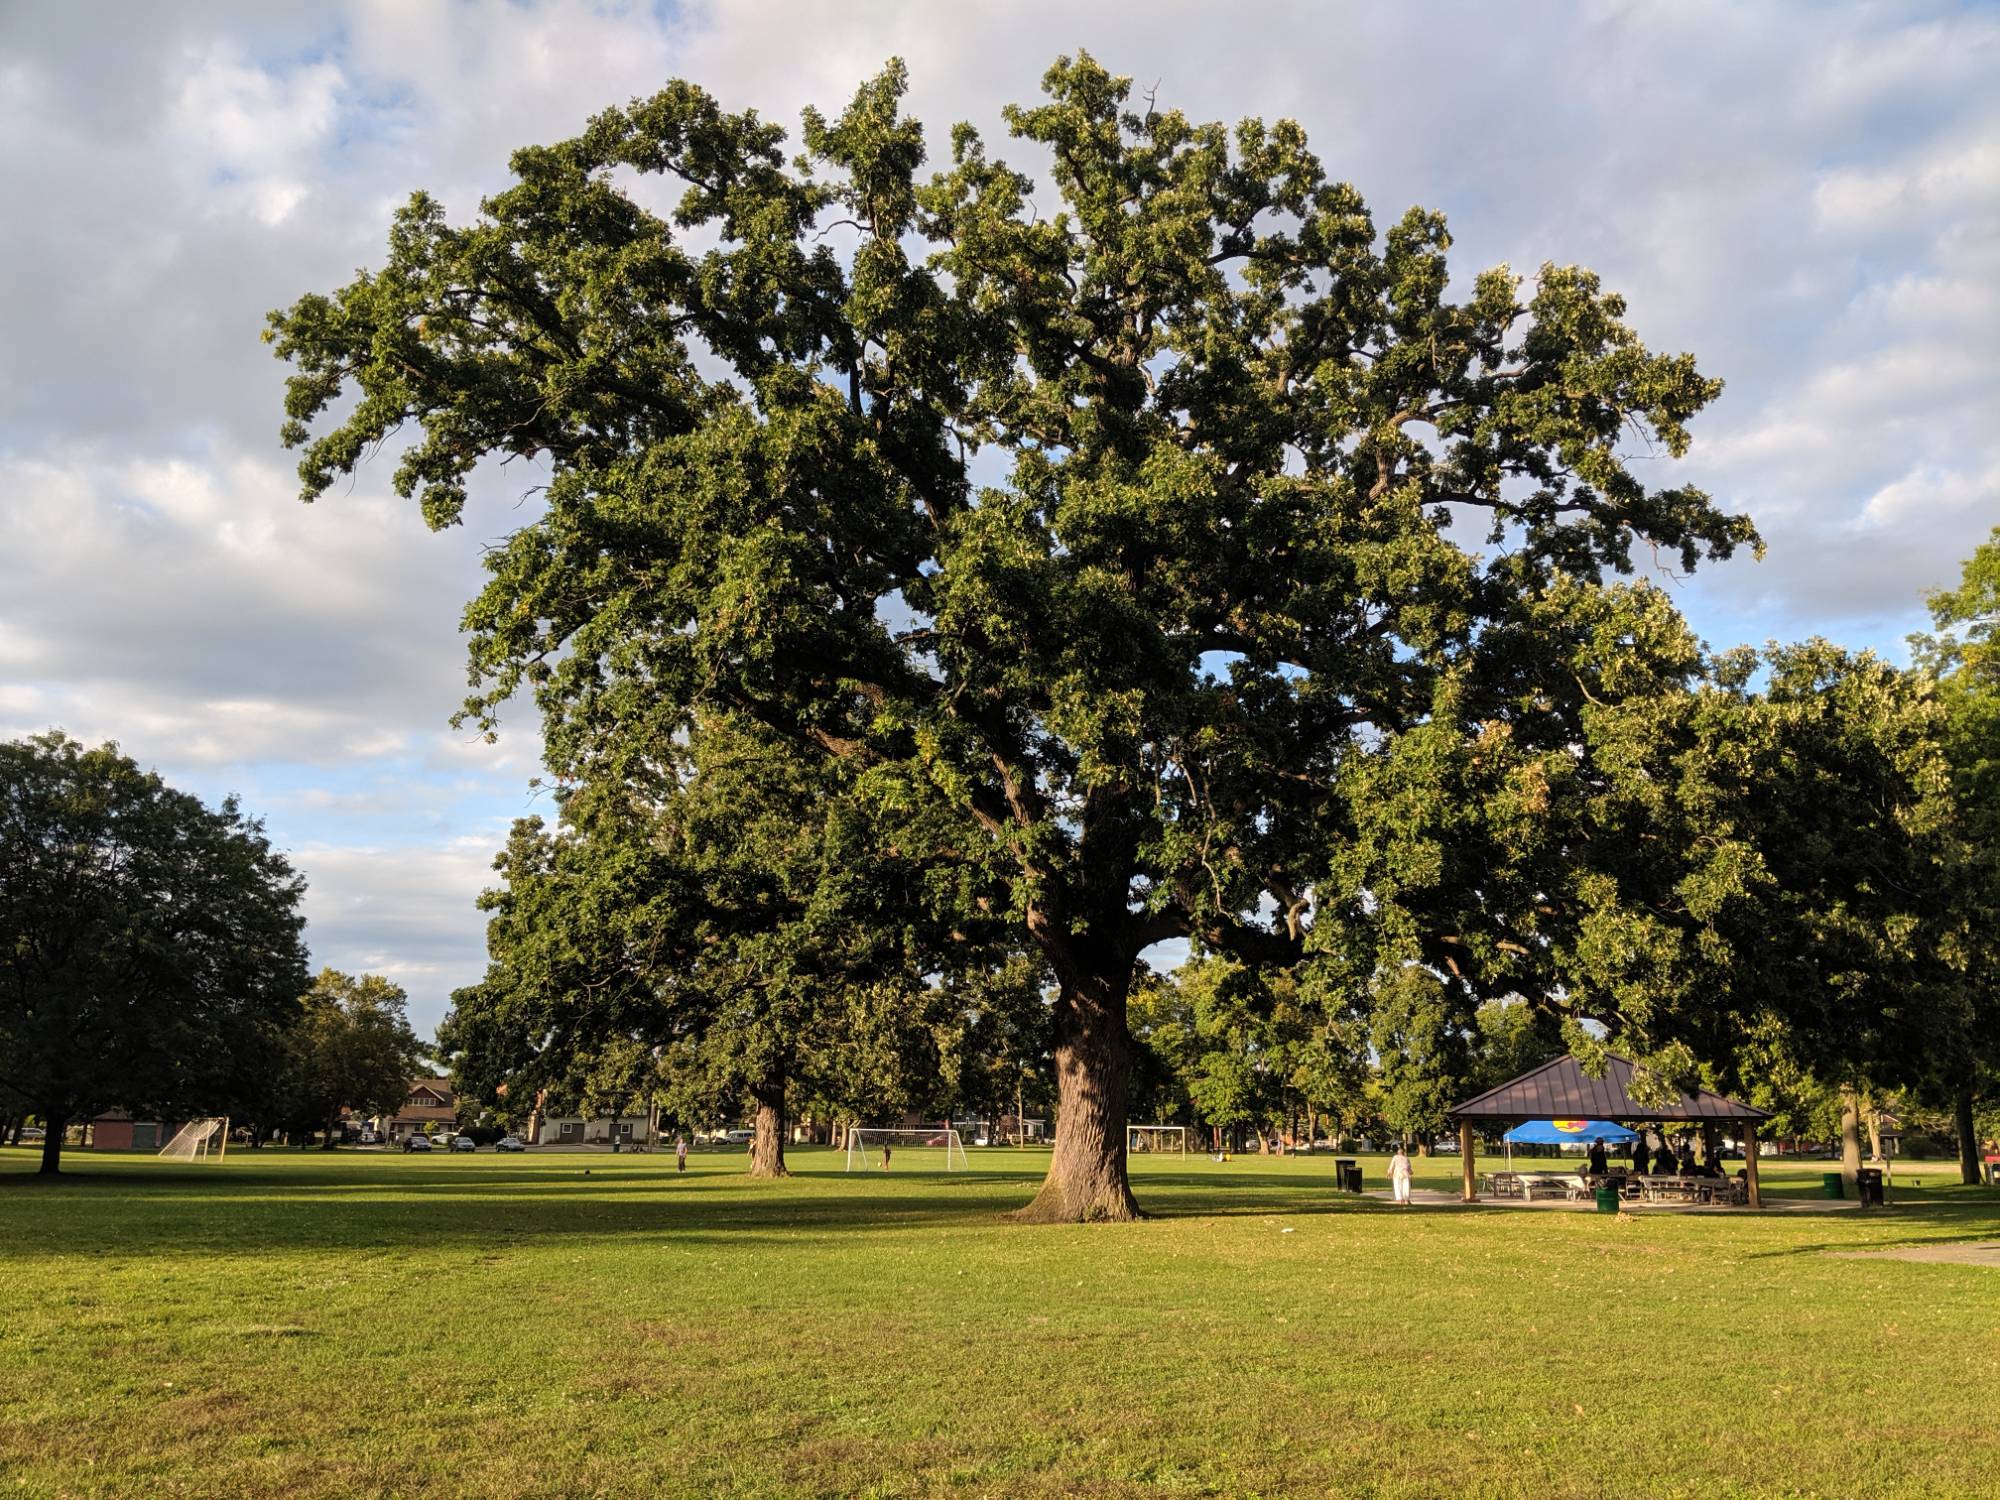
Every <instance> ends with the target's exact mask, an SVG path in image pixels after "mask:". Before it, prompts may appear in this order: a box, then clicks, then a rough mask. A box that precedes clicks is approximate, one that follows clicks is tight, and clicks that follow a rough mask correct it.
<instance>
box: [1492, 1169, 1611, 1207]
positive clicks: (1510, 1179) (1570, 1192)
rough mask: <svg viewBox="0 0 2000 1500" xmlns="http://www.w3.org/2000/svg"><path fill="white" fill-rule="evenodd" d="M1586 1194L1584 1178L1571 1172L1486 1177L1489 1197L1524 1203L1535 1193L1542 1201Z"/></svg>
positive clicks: (1500, 1174) (1493, 1173)
mask: <svg viewBox="0 0 2000 1500" xmlns="http://www.w3.org/2000/svg"><path fill="white" fill-rule="evenodd" d="M1587 1191H1588V1187H1587V1185H1586V1183H1585V1181H1584V1178H1583V1177H1582V1176H1581V1175H1580V1174H1578V1173H1575V1172H1491V1173H1488V1174H1487V1177H1486V1192H1487V1193H1488V1195H1489V1196H1491V1197H1495V1198H1520V1199H1522V1200H1523V1201H1525V1202H1528V1203H1532V1202H1534V1201H1535V1197H1536V1195H1537V1194H1539V1195H1540V1196H1542V1197H1544V1198H1555V1197H1563V1198H1581V1197H1582V1196H1583V1195H1584V1194H1585V1193H1586V1192H1587Z"/></svg>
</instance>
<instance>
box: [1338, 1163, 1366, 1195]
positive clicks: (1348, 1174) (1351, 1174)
mask: <svg viewBox="0 0 2000 1500" xmlns="http://www.w3.org/2000/svg"><path fill="white" fill-rule="evenodd" d="M1333 1185H1334V1186H1335V1187H1336V1188H1338V1189H1340V1191H1341V1192H1343V1193H1358V1192H1360V1191H1361V1163H1360V1162H1358V1161H1356V1160H1355V1159H1354V1158H1353V1157H1351V1156H1336V1157H1335V1158H1334V1159H1333Z"/></svg>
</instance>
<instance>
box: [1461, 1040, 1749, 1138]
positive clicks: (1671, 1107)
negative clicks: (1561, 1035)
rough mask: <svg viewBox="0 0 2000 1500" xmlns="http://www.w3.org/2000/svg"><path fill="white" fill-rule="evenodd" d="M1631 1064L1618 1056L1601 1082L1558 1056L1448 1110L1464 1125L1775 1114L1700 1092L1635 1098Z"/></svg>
mask: <svg viewBox="0 0 2000 1500" xmlns="http://www.w3.org/2000/svg"><path fill="white" fill-rule="evenodd" d="M1632 1071H1633V1070H1632V1062H1631V1059H1630V1058H1624V1057H1618V1056H1615V1055H1614V1056H1613V1057H1611V1059H1610V1060H1609V1063H1608V1065H1607V1066H1606V1068H1605V1070H1604V1076H1603V1077H1602V1078H1591V1077H1588V1076H1587V1075H1586V1074H1585V1073H1584V1071H1583V1067H1582V1065H1581V1064H1580V1063H1578V1062H1577V1060H1576V1059H1575V1058H1573V1057H1557V1058H1552V1059H1551V1060H1550V1061H1548V1062H1545V1063H1543V1064H1542V1065H1541V1066H1540V1067H1539V1068H1534V1069H1531V1070H1530V1071H1528V1072H1526V1073H1523V1074H1522V1075H1521V1076H1520V1077H1519V1078H1516V1079H1514V1080H1513V1081H1512V1082H1509V1083H1503V1084H1501V1085H1500V1087H1498V1088H1496V1089H1488V1090H1487V1091H1486V1092H1485V1093H1483V1094H1480V1095H1478V1096H1477V1097H1476V1098H1472V1099H1468V1100H1466V1101H1465V1102H1464V1103H1463V1104H1460V1105H1458V1106H1456V1107H1455V1108H1453V1109H1452V1110H1450V1111H1449V1114H1450V1116H1451V1117H1452V1118H1453V1119H1460V1120H1734V1121H1739V1122H1740V1121H1745V1120H1765V1119H1769V1118H1770V1112H1769V1111H1767V1110H1762V1109H1758V1108H1757V1107H1756V1106H1755V1105H1751V1104H1745V1103H1743V1102H1742V1101H1741V1100H1740V1099H1730V1098H1726V1097H1725V1096H1723V1095H1721V1094H1712V1093H1710V1092H1709V1091H1708V1090H1707V1089H1696V1090H1695V1091H1694V1092H1693V1093H1692V1094H1682V1095H1680V1096H1679V1097H1678V1098H1676V1099H1670V1100H1668V1101H1667V1102H1666V1103H1664V1104H1641V1103H1639V1101H1638V1100H1636V1099H1634V1098H1633V1097H1632V1092H1631V1091H1632Z"/></svg>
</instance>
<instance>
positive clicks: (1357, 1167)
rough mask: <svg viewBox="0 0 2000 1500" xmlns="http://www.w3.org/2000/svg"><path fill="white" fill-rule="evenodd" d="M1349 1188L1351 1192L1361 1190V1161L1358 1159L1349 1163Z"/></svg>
mask: <svg viewBox="0 0 2000 1500" xmlns="http://www.w3.org/2000/svg"><path fill="white" fill-rule="evenodd" d="M1347 1190H1348V1192H1350V1193H1358V1192H1360V1191H1361V1163H1360V1162H1358V1161H1355V1162H1349V1163H1348V1164H1347Z"/></svg>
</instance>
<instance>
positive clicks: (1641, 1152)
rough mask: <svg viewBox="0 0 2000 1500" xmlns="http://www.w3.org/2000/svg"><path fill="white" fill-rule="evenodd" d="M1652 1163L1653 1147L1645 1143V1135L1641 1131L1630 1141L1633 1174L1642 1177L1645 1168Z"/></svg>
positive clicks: (1644, 1173)
mask: <svg viewBox="0 0 2000 1500" xmlns="http://www.w3.org/2000/svg"><path fill="white" fill-rule="evenodd" d="M1652 1164H1653V1148H1652V1147H1650V1146H1648V1145H1647V1144H1646V1137H1645V1135H1644V1134H1643V1133H1641V1134H1640V1136H1639V1138H1638V1139H1637V1140H1636V1141H1634V1142H1633V1143H1632V1172H1633V1175H1634V1176H1637V1177H1644V1176H1645V1175H1646V1169H1647V1168H1648V1167H1650V1166H1651V1165H1652Z"/></svg>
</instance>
